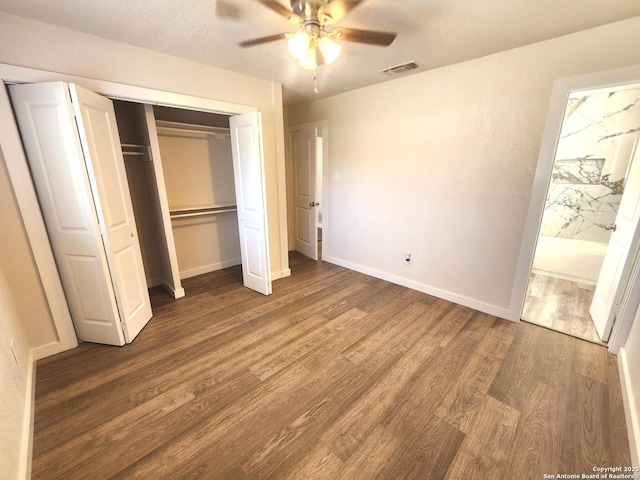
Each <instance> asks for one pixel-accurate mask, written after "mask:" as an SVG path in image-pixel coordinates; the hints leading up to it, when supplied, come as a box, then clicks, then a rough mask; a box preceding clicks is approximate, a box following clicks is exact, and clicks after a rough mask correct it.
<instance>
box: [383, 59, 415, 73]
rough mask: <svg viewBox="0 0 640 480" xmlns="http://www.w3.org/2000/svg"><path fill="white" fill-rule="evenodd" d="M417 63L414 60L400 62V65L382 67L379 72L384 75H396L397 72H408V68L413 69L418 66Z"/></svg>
mask: <svg viewBox="0 0 640 480" xmlns="http://www.w3.org/2000/svg"><path fill="white" fill-rule="evenodd" d="M418 66H419V65H418V64H417V63H416V62H414V61H411V62H407V63H402V64H400V65H396V66H394V67H389V68H384V69H382V70H380V72H381V73H384V74H385V75H398V74H399V73H404V72H408V71H409V70H415V69H416V68H418Z"/></svg>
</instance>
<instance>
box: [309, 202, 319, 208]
mask: <svg viewBox="0 0 640 480" xmlns="http://www.w3.org/2000/svg"><path fill="white" fill-rule="evenodd" d="M318 205H320V203H318V202H311V203H309V206H310V207H317V206H318Z"/></svg>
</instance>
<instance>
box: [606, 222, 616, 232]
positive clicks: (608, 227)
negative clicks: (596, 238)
mask: <svg viewBox="0 0 640 480" xmlns="http://www.w3.org/2000/svg"><path fill="white" fill-rule="evenodd" d="M617 228H618V225H616V224H615V223H611V224H609V225H607V226H606V227H604V229H605V230H613V231H614V232H615V231H616V229H617Z"/></svg>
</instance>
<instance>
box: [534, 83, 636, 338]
mask: <svg viewBox="0 0 640 480" xmlns="http://www.w3.org/2000/svg"><path fill="white" fill-rule="evenodd" d="M639 138H640V84H635V85H626V86H624V87H617V88H606V89H598V90H591V91H576V92H572V93H570V95H569V96H568V101H567V104H566V108H565V112H564V120H563V124H562V129H561V133H560V138H559V141H558V143H557V147H556V152H555V157H554V165H553V170H552V175H551V179H550V182H549V186H548V190H547V198H546V202H545V208H544V213H543V217H542V221H541V225H540V231H539V237H538V241H537V247H536V252H535V258H534V262H533V268H532V270H531V272H530V278H529V286H528V290H527V297H526V301H525V305H524V309H523V312H522V320H524V321H527V322H530V323H534V324H537V325H541V326H544V327H546V328H550V329H553V330H557V331H560V332H563V333H566V334H569V335H572V336H576V337H578V338H582V339H584V340H588V341H591V342H594V343H601V344H605V342H603V341H602V340H601V338H605V340H606V338H607V337H608V333H607V334H606V335H602V331H601V332H600V334H599V333H598V331H597V329H596V327H595V326H594V323H593V321H592V316H591V314H590V309H591V308H592V307H591V305H592V301H593V298H594V292H595V291H596V286H597V285H598V281H599V278H600V272H601V269H602V265H603V262H604V260H605V254H606V252H607V248H608V244H609V241H610V239H611V236H612V233H613V231H614V230H615V224H616V215H617V214H618V209H619V206H620V202H621V200H622V198H623V194H624V193H625V186H626V185H627V180H628V174H629V170H630V168H631V164H632V160H633V158H634V156H635V157H636V158H638V157H640V154H637V155H636V153H637V152H638V151H639V150H640V146H639V145H638V143H639ZM633 253H635V250H634V251H633V252H631V254H633ZM599 290H600V291H602V281H601V285H600V288H599Z"/></svg>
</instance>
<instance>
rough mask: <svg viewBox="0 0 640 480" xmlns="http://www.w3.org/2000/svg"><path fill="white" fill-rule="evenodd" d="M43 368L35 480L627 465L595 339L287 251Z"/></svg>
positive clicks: (610, 362)
mask: <svg viewBox="0 0 640 480" xmlns="http://www.w3.org/2000/svg"><path fill="white" fill-rule="evenodd" d="M291 268H292V271H293V274H292V276H291V277H288V278H285V279H281V280H278V281H276V282H274V285H273V287H274V293H273V295H271V296H269V297H264V296H262V295H259V294H257V293H254V292H251V291H249V290H247V289H245V288H244V287H242V286H241V284H240V272H239V270H238V269H237V268H231V269H227V270H224V271H220V272H216V273H214V274H207V275H204V276H200V277H196V278H193V279H190V280H188V281H186V282H185V288H186V291H187V297H185V298H183V299H180V300H177V301H172V300H169V299H168V297H167V295H164V294H158V293H154V295H153V304H154V318H153V319H152V320H151V322H150V323H149V325H148V326H147V327H146V328H145V329H144V330H143V331H142V333H141V334H140V335H139V337H138V338H137V339H136V340H135V341H134V342H133V343H132V344H131V345H128V346H126V347H123V348H119V347H108V346H100V345H91V344H83V345H82V346H81V347H79V348H77V349H74V350H73V351H70V352H65V353H63V354H60V355H57V356H54V357H50V358H48V359H45V360H42V361H40V362H38V366H37V382H36V408H35V438H34V458H33V478H35V479H87V478H91V479H100V478H127V479H128V478H143V479H183V478H185V479H186V478H205V479H214V478H227V479H244V478H254V479H265V478H281V479H375V478H379V479H399V478H407V479H441V478H442V479H456V480H458V479H471V478H476V479H492V480H496V479H529V478H530V479H539V478H543V474H545V473H553V474H557V473H592V469H593V467H594V466H602V467H604V466H621V465H629V464H630V455H629V447H628V442H627V436H626V429H625V421H624V413H623V407H622V400H621V391H620V385H619V381H618V373H617V362H616V359H615V357H613V356H612V355H610V354H609V353H608V351H607V350H606V349H605V348H603V347H601V346H598V345H595V344H592V343H589V342H585V341H582V340H578V339H576V338H573V337H569V336H566V335H562V334H559V333H556V332H552V331H550V330H547V329H544V328H540V327H537V326H534V325H530V324H527V323H519V324H514V323H511V322H507V321H505V320H501V319H498V318H496V317H493V316H491V315H487V314H483V313H479V312H476V311H474V310H471V309H469V308H466V307H462V306H458V305H454V304H452V303H449V302H446V301H444V300H439V299H436V298H434V297H431V296H428V295H425V294H421V293H418V292H415V291H412V290H408V289H405V288H402V287H400V286H397V285H393V284H390V283H387V282H384V281H382V280H378V279H375V278H371V277H368V276H365V275H362V274H359V273H356V272H353V271H350V270H346V269H344V268H341V267H337V266H335V265H330V264H327V263H323V262H312V261H308V260H305V259H304V258H302V257H300V256H298V255H295V254H293V255H292V257H291Z"/></svg>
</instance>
